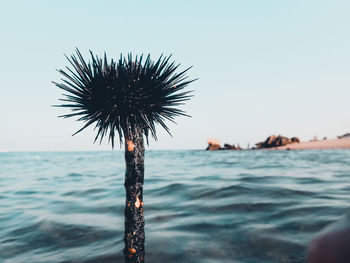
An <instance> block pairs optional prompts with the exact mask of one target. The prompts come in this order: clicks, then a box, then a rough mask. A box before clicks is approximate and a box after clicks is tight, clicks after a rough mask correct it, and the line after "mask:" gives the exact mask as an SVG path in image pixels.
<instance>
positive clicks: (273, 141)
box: [256, 135, 300, 149]
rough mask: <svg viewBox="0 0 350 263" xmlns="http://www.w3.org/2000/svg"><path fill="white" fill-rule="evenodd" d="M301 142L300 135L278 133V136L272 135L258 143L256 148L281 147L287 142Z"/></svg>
mask: <svg viewBox="0 0 350 263" xmlns="http://www.w3.org/2000/svg"><path fill="white" fill-rule="evenodd" d="M299 142H300V140H299V138H298V137H292V138H288V137H284V136H281V135H278V136H275V135H271V136H269V137H268V138H267V139H266V140H265V141H264V142H259V143H257V144H256V148H257V149H264V148H272V147H280V146H284V145H287V144H291V143H299Z"/></svg>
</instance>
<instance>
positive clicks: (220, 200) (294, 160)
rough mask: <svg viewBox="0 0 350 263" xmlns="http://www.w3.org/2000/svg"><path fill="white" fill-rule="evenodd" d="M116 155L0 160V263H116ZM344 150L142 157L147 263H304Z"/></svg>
mask: <svg viewBox="0 0 350 263" xmlns="http://www.w3.org/2000/svg"><path fill="white" fill-rule="evenodd" d="M124 171H125V162H124V154H123V152H122V151H119V150H118V151H109V152H33V153H29V152H27V153H11V152H10V153H0V262H5V263H16V262H23V263H24V262H25V263H40V262H85V263H87V262H123V254H122V249H123V247H124V242H123V232H124V204H125V191H124ZM349 201H350V150H309V151H306V150H304V151H216V152H208V151H146V158H145V184H144V212H145V220H146V225H145V233H146V244H145V245H146V262H150V263H157V262H181V263H209V262H220V263H226V262H227V263H228V262H230V263H232V262H241V263H270V262H271V263H276V262H282V263H283V262H286V263H287V262H288V263H291V262H295V263H296V262H305V260H306V249H307V245H308V243H309V242H310V240H311V239H312V238H313V237H314V236H315V234H316V233H317V232H318V231H320V230H321V229H322V228H323V227H325V226H326V225H328V224H329V223H331V222H334V221H335V220H337V219H339V218H340V217H341V216H342V215H343V214H345V213H346V212H347V209H348V207H349V203H350V202H349Z"/></svg>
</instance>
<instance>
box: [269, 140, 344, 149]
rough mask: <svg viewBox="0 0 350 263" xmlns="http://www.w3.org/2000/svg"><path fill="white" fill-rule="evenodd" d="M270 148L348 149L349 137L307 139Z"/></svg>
mask: <svg viewBox="0 0 350 263" xmlns="http://www.w3.org/2000/svg"><path fill="white" fill-rule="evenodd" d="M270 149H271V150H288V149H289V150H308V149H350V138H342V139H330V140H322V141H309V142H300V143H293V144H288V145H285V146H280V147H274V148H270Z"/></svg>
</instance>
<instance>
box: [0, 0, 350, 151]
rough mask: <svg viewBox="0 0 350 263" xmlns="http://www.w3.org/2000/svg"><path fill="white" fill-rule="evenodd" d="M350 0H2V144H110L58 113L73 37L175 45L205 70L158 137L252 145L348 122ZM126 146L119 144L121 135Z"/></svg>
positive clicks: (99, 46) (173, 144)
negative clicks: (98, 141) (272, 137)
mask: <svg viewBox="0 0 350 263" xmlns="http://www.w3.org/2000/svg"><path fill="white" fill-rule="evenodd" d="M349 11H350V2H349V1H345V0H344V1H338V0H334V1H322V0H321V1H320V0H317V1H316V0H310V1H307V0H293V1H291V0H290V1H287V0H285V1H281V0H266V1H264V0H255V1H249V0H241V1H234V0H230V1H203V0H201V1H200V0H197V1H195V0H192V1H191V0H187V1H185V0H184V1H180V0H178V1H152V0H149V1H112V0H110V1H107V0H104V1H97V0H96V1H91V0H90V1H86V0H85V1H80V0H79V1H78V0H76V1H47V0H45V1H35V0H33V1H24V0H23V1H16V0H13V1H3V2H2V3H1V9H0V33H1V41H0V47H1V49H0V72H1V73H0V74H1V75H0V76H1V85H0V120H1V124H0V151H1V150H10V151H22V150H24V151H29V150H36V151H41V150H107V149H110V148H111V147H110V145H108V144H107V142H103V143H102V145H99V144H92V142H93V138H94V132H93V131H92V129H90V130H87V131H84V132H82V133H80V134H79V135H77V136H75V137H71V134H73V133H74V132H75V131H76V130H77V129H78V128H79V127H80V126H81V125H82V123H77V122H76V121H74V120H73V119H68V120H64V119H59V118H57V116H58V115H61V114H63V113H67V110H65V109H60V108H52V107H50V105H53V104H57V103H58V98H60V97H61V93H62V92H61V91H60V90H59V89H58V88H56V87H55V86H54V85H53V84H52V83H51V81H59V79H60V75H59V73H58V72H56V71H55V69H60V68H64V67H65V66H66V65H68V63H67V61H66V59H65V57H64V56H63V53H66V54H68V55H69V54H72V53H73V52H74V49H75V47H78V48H79V49H80V50H81V52H82V53H83V54H84V55H85V56H87V55H88V50H89V49H91V50H92V51H94V52H95V53H97V54H99V55H102V54H103V52H104V51H106V52H107V55H108V56H109V57H119V55H120V53H123V54H126V53H127V52H133V53H134V54H139V53H151V55H152V57H153V58H157V57H158V56H159V55H160V54H162V53H164V54H165V55H169V54H171V53H172V54H173V58H174V60H175V61H176V62H178V63H181V65H182V68H183V69H184V68H186V67H188V66H191V65H193V69H192V70H191V71H190V72H189V76H190V77H192V78H199V80H198V81H196V82H195V83H193V84H192V85H191V86H190V87H189V89H194V90H195V93H194V95H195V97H194V98H193V100H192V101H189V102H188V103H187V105H186V106H185V107H184V109H185V110H186V111H187V112H188V113H189V114H190V115H192V118H185V117H183V118H178V119H177V122H178V125H172V124H170V123H169V126H170V128H171V131H172V134H173V136H174V137H173V138H171V137H170V136H168V135H167V134H166V133H165V132H164V131H162V129H161V128H160V127H159V129H158V133H159V140H158V141H157V142H154V141H153V140H151V142H150V149H202V148H205V147H206V139H207V137H215V138H217V139H219V140H220V141H221V142H222V143H224V142H228V143H237V142H239V143H240V144H241V146H244V147H245V146H246V145H247V143H248V142H249V143H250V145H251V146H252V145H253V144H255V143H256V142H258V141H261V140H263V139H264V138H266V137H267V136H269V135H271V134H282V135H286V136H299V137H300V138H301V139H302V140H309V139H311V138H312V137H313V136H318V137H320V138H321V137H323V136H327V137H329V138H332V137H336V136H337V135H340V134H342V133H345V132H349V131H350V118H349V117H350V116H349V113H350V103H349V102H348V101H349V98H350V89H349V86H350V34H349V28H350V16H349V15H348V14H349ZM117 149H119V148H118V147H117Z"/></svg>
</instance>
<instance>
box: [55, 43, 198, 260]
mask: <svg viewBox="0 0 350 263" xmlns="http://www.w3.org/2000/svg"><path fill="white" fill-rule="evenodd" d="M90 54H91V62H88V63H87V62H85V60H84V58H83V57H82V55H81V53H80V52H79V50H78V49H77V50H76V55H74V54H73V55H72V56H71V57H70V58H68V57H67V59H68V61H69V62H70V64H71V66H72V68H68V67H66V71H64V70H59V72H60V73H61V74H62V75H63V76H64V78H63V79H62V82H61V83H56V82H54V84H55V85H56V86H57V87H59V88H60V89H63V90H64V91H66V92H67V94H63V96H64V98H62V99H60V100H61V101H63V102H64V103H65V104H62V105H56V106H58V107H68V108H71V111H72V113H70V114H65V115H61V116H60V117H63V118H69V117H78V119H77V120H78V121H83V122H84V125H83V127H82V128H81V129H79V130H78V131H77V132H76V133H74V134H73V135H75V134H77V133H79V132H81V131H82V130H84V129H85V128H87V127H88V126H90V125H92V124H94V125H95V129H97V135H96V137H95V140H94V142H96V141H97V140H98V139H100V143H101V142H102V139H103V138H104V137H105V136H107V137H108V140H109V142H111V144H112V147H114V143H115V137H116V136H118V137H119V141H120V144H122V142H123V140H124V144H125V162H126V173H125V184H124V185H125V190H126V204H125V234H124V241H125V248H124V257H125V262H144V260H145V245H144V242H145V233H144V225H145V221H144V215H143V182H144V151H145V148H144V138H143V137H144V136H145V138H146V139H147V143H148V135H149V134H151V135H152V137H153V138H154V139H157V135H156V129H155V126H156V124H160V125H161V126H162V127H163V128H164V129H165V130H166V131H167V132H168V133H169V134H170V131H169V129H168V127H167V126H166V124H165V120H170V121H172V122H174V117H176V116H181V115H182V116H188V115H187V114H186V113H185V112H184V111H182V110H180V109H178V108H177V106H179V105H182V104H183V102H184V101H186V100H189V99H190V98H191V97H192V95H191V92H192V91H182V90H183V89H184V88H185V87H186V86H187V85H188V84H190V83H191V82H193V81H195V80H188V79H187V77H186V75H185V74H186V72H187V71H188V70H189V69H190V68H187V69H186V70H184V71H181V72H180V73H176V70H177V69H178V67H179V65H175V63H174V62H170V58H171V56H169V57H162V56H161V57H160V58H159V59H158V60H157V61H156V62H153V61H151V59H150V55H148V56H147V57H146V59H145V61H144V62H143V55H141V56H140V57H137V56H136V57H135V59H133V58H132V55H131V54H129V55H128V57H127V58H124V57H123V56H122V55H121V56H120V59H119V60H118V62H115V61H114V60H113V59H112V60H110V61H108V60H107V56H106V54H105V55H104V58H103V59H102V58H99V57H98V56H94V55H93V53H92V52H91V51H90Z"/></svg>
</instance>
